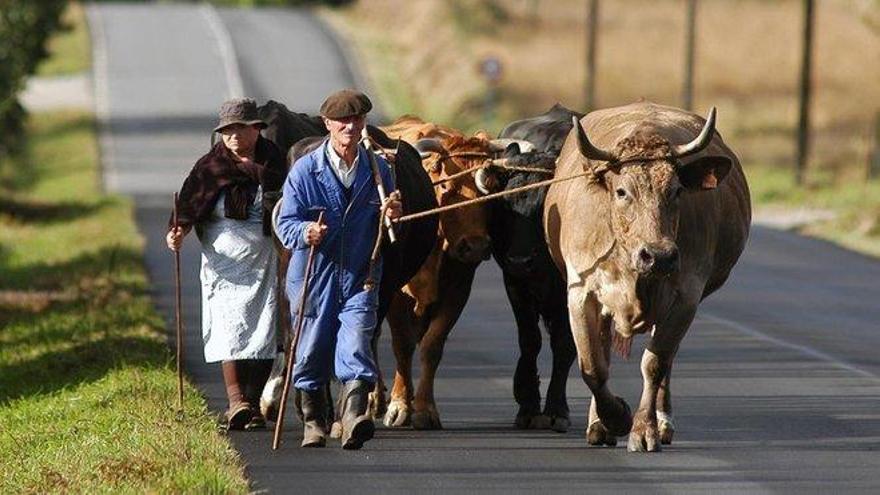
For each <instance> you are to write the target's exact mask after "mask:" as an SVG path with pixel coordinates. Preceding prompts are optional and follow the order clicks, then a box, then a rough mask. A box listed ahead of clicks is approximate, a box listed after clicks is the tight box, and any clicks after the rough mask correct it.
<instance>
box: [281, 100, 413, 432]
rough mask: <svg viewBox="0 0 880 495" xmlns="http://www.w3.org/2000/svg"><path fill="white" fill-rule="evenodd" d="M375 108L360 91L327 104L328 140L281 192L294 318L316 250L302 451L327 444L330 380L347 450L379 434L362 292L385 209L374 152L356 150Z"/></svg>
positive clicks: (368, 308) (299, 368) (300, 380)
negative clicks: (370, 404)
mask: <svg viewBox="0 0 880 495" xmlns="http://www.w3.org/2000/svg"><path fill="white" fill-rule="evenodd" d="M371 108H372V103H371V102H370V100H369V98H367V96H366V95H364V94H363V93H360V92H358V91H354V90H342V91H338V92H336V93H334V94H332V95H330V96H329V97H328V98H327V100H326V101H324V104H323V105H321V116H322V117H323V118H324V123H325V124H326V126H327V129H328V130H329V131H330V136H329V138H328V139H327V140H326V141H325V142H324V143H322V144H321V146H319V147H318V148H317V149H315V150H314V151H313V152H311V153H309V154H308V155H305V156H303V157H302V158H300V159H299V160H297V161H296V163H295V164H294V165H293V167H292V168H291V170H290V173H289V174H288V176H287V180H286V182H285V184H284V190H283V191H284V194H283V197H284V201H283V204H282V207H281V213H280V216H279V218H278V229H277V230H278V234H279V237H280V238H281V241H282V242H283V243H284V246H285V247H287V248H289V249H291V250H292V257H291V260H290V268H289V269H288V271H287V294H288V296H289V298H290V301H291V303H292V304H291V306H292V307H291V310H292V311H291V313H293V315H294V318H295V317H296V314H297V313H298V312H299V308H298V307H297V306H298V304H297V302H298V301H299V300H300V297H301V293H302V284H303V281H304V280H303V278H304V275H305V267H306V263H307V259H308V252H309V247H310V246H316V249H315V258H314V261H313V268H312V270H313V272H312V279H311V282H310V283H309V294H308V299H307V302H306V304H305V309H304V312H303V313H304V314H303V316H304V324H303V329H302V333H301V335H300V340H299V346H298V348H297V352H296V364H295V366H294V376H293V383H294V387H296V388H297V389H298V391H299V392H300V393H301V400H302V412H303V422H304V424H305V429H304V434H303V442H302V445H303V447H323V446H324V445H325V444H326V437H327V430H328V428H327V426H328V425H327V421H326V418H325V411H326V409H327V406H328V405H327V404H326V396H325V394H324V387H325V386H326V385H327V384H328V383H329V381H330V378H331V376H332V373H333V372H335V374H336V377H337V378H338V379H339V381H340V382H342V384H343V389H342V395H341V400H340V403H341V404H342V448H344V449H359V448H361V446H362V445H363V443H364V442H366V441H367V440H369V439H371V438H372V437H373V433H374V430H375V426H374V425H373V420H372V418H371V417H370V416H369V414H368V413H367V401H368V399H367V397H368V393H369V391H370V390H372V388H373V385H374V384H375V382H376V379H377V376H378V372H377V369H376V363H375V361H374V359H373V352H372V349H371V347H370V341H371V339H372V337H373V330H374V328H375V327H376V309H377V306H378V289H377V288H376V289H373V290H367V289H365V288H364V280H365V279H366V278H367V276H368V275H369V274H368V273H367V272H368V271H369V267H370V256H371V254H372V250H373V244H374V243H375V237H376V232H377V229H378V227H379V224H378V222H379V211H380V206H383V205H382V204H381V203H380V200H379V194H378V191H377V187H376V184H375V182H374V178H373V173H372V168H371V165H370V161H369V156H368V155H367V153H369V152H368V151H367V150H366V149H365V148H364V147H363V146H361V145H359V144H358V142H359V140H360V137H361V131H362V130H363V128H364V125H365V116H366V114H367V112H369V111H370V109H371ZM376 160H377V162H378V165H379V170H380V173H381V176H382V181H383V183H384V186H385V189H386V190H388V191H391V190H393V189H394V187H393V184H392V178H391V177H392V176H391V170H390V168H389V166H388V164H387V162H385V160H383V159H382V158H381V157H378V156H377V157H376ZM398 198H399V195H398V193H397V192H396V191H395V192H394V193H391V194H390V195H389V196H388V198H387V199H386V202H387V203H388V204H387V210H386V214H387V215H388V216H390V217H391V218H397V217H399V216H400V214H401V212H402V206H401V203H400V201H399V199H398ZM317 210H324V225H318V223H317V222H315V220H316V218H317V213H316V211H317ZM381 267H382V265H381V263H376V266H375V267H374V270H375V273H374V274H373V275H374V277H375V279H376V280H379V277H380V275H381V269H382V268H381ZM334 363H335V366H334Z"/></svg>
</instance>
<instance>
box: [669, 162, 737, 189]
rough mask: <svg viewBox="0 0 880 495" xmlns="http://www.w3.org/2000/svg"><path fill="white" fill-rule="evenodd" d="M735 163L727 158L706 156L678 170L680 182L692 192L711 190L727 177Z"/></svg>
mask: <svg viewBox="0 0 880 495" xmlns="http://www.w3.org/2000/svg"><path fill="white" fill-rule="evenodd" d="M731 166H733V162H732V161H731V160H730V158H728V157H726V156H704V157H701V158H698V159H696V160H693V161H690V162H688V163H687V164H685V165H682V167H681V168H680V169H679V170H678V180H679V181H681V183H682V185H684V187H686V188H688V189H691V190H697V191H700V190H703V191H705V190H709V189H715V188H716V187H718V184H720V183H721V181H722V180H724V178H725V177H727V173H728V172H730V167H731Z"/></svg>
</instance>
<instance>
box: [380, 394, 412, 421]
mask: <svg viewBox="0 0 880 495" xmlns="http://www.w3.org/2000/svg"><path fill="white" fill-rule="evenodd" d="M409 413H410V411H409V405H408V404H407V403H406V401H402V400H392V401H391V404H388V410H387V411H385V421H384V423H385V426H387V427H389V428H400V427H402V426H407V425H409V424H410V414H409Z"/></svg>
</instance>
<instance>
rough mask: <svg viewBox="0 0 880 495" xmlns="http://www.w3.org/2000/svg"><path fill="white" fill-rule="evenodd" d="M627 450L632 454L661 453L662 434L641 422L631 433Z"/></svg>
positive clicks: (653, 427)
mask: <svg viewBox="0 0 880 495" xmlns="http://www.w3.org/2000/svg"><path fill="white" fill-rule="evenodd" d="M627 450H629V451H630V452H660V434H659V433H658V432H657V428H656V427H655V426H653V425H650V424H647V423H641V422H639V423H638V424H637V425H636V426H634V427H633V429H632V431H631V432H629V442H628V443H627Z"/></svg>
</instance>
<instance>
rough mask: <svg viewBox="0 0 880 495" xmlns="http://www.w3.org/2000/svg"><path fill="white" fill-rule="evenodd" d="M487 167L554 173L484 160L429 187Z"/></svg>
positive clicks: (438, 180)
mask: <svg viewBox="0 0 880 495" xmlns="http://www.w3.org/2000/svg"><path fill="white" fill-rule="evenodd" d="M489 167H498V168H501V169H504V170H511V171H513V172H534V173H539V174H549V175H553V173H554V172H553V170H547V169H546V168H534V167H517V166H514V165H504V164H498V163H492V160H486V161H485V162H483V163H482V164H481V165H478V166H476V167H472V168H469V169H467V170H463V171H461V172H457V173H454V174H452V175H450V176H448V177H444V178H442V179H437V180H435V181H433V182H431V185H432V186H438V185H440V184H443V183H444V182H449V181H452V180H455V179H457V178H459V177H461V176H463V175H468V174H472V173H474V172H476V171H477V170H480V169H483V168H489Z"/></svg>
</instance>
